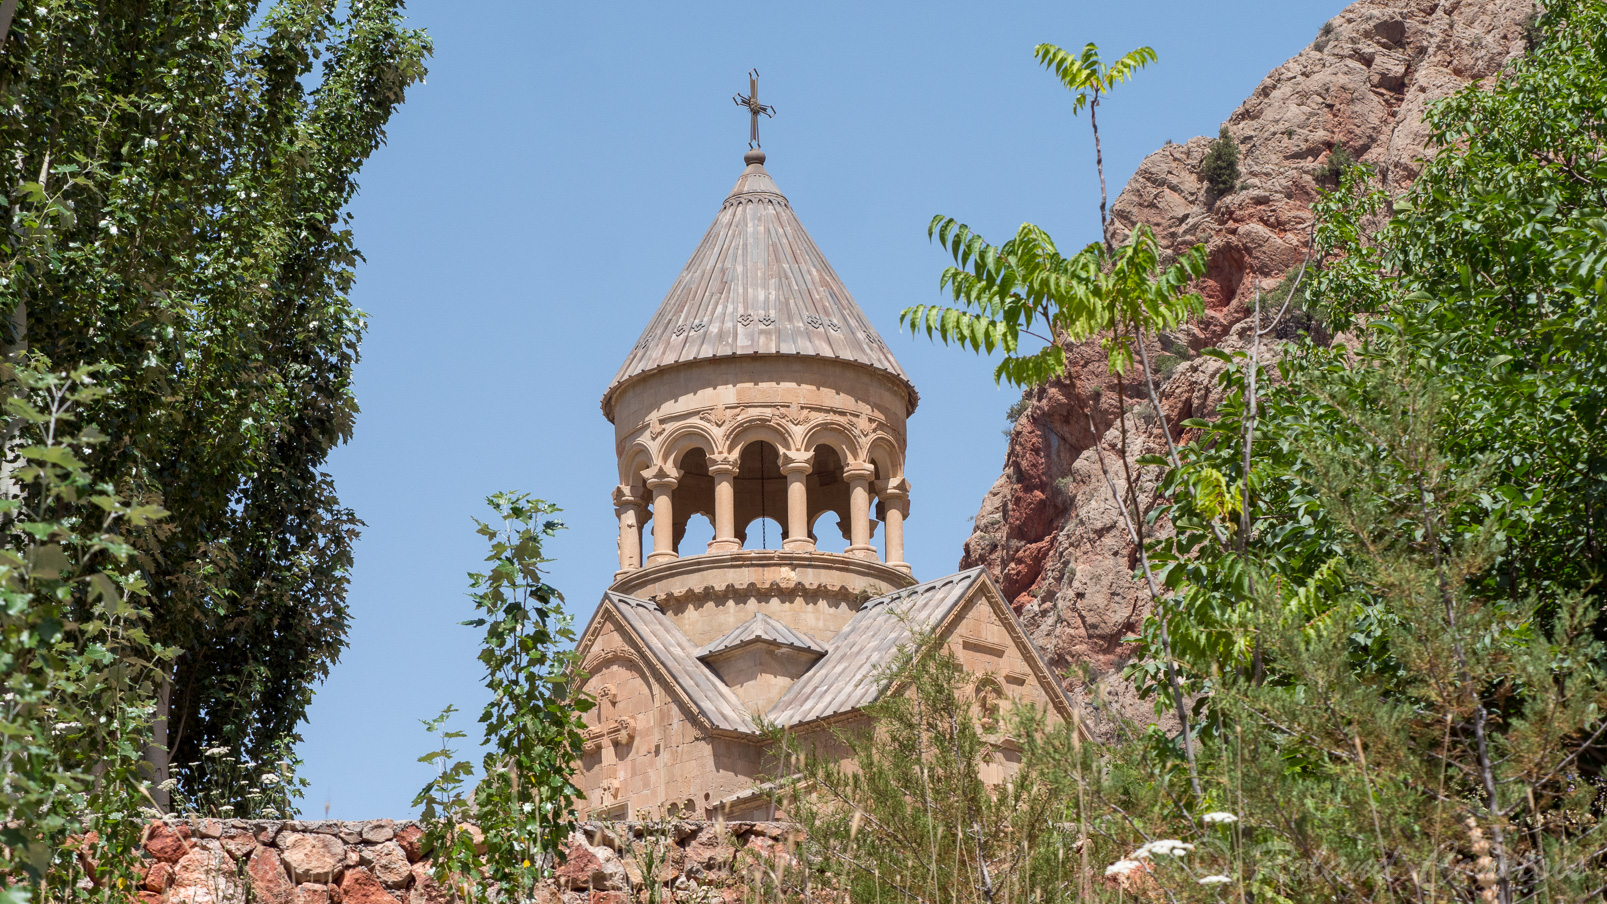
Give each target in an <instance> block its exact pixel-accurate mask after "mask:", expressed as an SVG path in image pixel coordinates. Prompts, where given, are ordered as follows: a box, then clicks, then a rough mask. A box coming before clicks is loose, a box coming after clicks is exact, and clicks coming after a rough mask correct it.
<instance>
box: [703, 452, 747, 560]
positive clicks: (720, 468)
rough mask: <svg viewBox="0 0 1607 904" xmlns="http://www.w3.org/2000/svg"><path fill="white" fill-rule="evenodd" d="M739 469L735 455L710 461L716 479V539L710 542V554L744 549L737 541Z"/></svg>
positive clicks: (710, 467) (713, 458) (710, 471)
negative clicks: (737, 478) (737, 481)
mask: <svg viewBox="0 0 1607 904" xmlns="http://www.w3.org/2000/svg"><path fill="white" fill-rule="evenodd" d="M737 469H738V465H737V459H736V456H734V455H721V456H715V457H712V458H710V459H709V474H710V475H711V476H712V477H713V478H714V539H713V540H711V541H709V552H736V551H737V550H739V549H741V548H742V541H740V540H738V539H737V512H736V507H737V485H736V477H737Z"/></svg>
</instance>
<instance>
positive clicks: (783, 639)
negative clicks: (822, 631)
mask: <svg viewBox="0 0 1607 904" xmlns="http://www.w3.org/2000/svg"><path fill="white" fill-rule="evenodd" d="M750 643H772V644H775V645H777V646H782V647H792V648H794V649H798V650H804V651H806V652H810V653H825V652H826V648H825V647H824V646H823V645H821V643H820V641H818V640H815V639H814V638H813V637H810V636H809V635H808V634H804V633H802V632H801V631H794V630H793V629H791V628H789V627H787V626H786V625H785V624H783V623H781V622H779V621H776V620H775V619H773V618H771V617H770V616H768V615H765V614H764V613H763V612H760V613H758V614H756V615H754V616H753V617H752V618H750V619H748V620H747V621H745V622H743V623H742V624H740V625H737V626H736V627H735V628H732V629H731V630H730V631H727V632H726V633H725V635H724V636H722V637H718V638H715V639H714V640H711V641H709V642H708V643H707V644H706V645H704V647H703V649H701V650H698V651H697V658H699V659H703V658H706V657H708V656H712V655H714V654H715V653H723V652H725V651H726V650H732V649H736V648H737V647H740V646H744V645H746V644H750Z"/></svg>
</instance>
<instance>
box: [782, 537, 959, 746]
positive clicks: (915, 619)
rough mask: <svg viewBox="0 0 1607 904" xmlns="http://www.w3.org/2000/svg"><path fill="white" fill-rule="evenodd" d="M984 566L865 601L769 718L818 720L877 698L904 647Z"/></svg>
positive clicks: (940, 616)
mask: <svg viewBox="0 0 1607 904" xmlns="http://www.w3.org/2000/svg"><path fill="white" fill-rule="evenodd" d="M982 580H985V578H984V577H983V571H982V569H981V568H971V569H967V570H965V571H962V572H959V573H958V574H951V575H949V576H948V577H944V578H938V579H937V580H935V581H927V582H926V583H924V584H916V585H915V586H913V587H906V588H904V589H903V590H899V591H897V592H894V593H889V594H887V595H886V596H879V597H877V598H875V599H873V600H870V601H869V602H867V603H865V606H864V608H862V609H860V610H859V611H858V612H856V613H855V614H854V617H853V618H852V619H850V620H849V621H848V624H847V625H845V626H843V629H842V630H841V631H839V632H838V633H837V636H835V637H833V638H832V639H831V652H829V653H827V654H826V655H825V657H824V658H822V659H821V660H820V661H819V662H816V663H815V664H814V666H812V667H811V668H810V669H809V671H808V672H805V673H804V676H803V677H802V678H799V679H798V681H797V682H796V683H795V684H793V686H792V687H790V688H788V689H787V692H786V693H785V694H782V695H781V699H780V700H777V701H776V705H775V706H773V707H771V708H770V713H769V718H770V719H771V720H772V721H774V722H776V723H778V724H780V725H799V724H802V723H804V722H813V721H814V720H816V719H824V718H827V717H829V716H835V715H838V714H840V713H845V712H848V711H849V710H852V709H857V708H859V707H861V706H864V705H866V704H868V703H872V702H874V701H875V700H876V698H877V697H880V696H881V694H882V691H884V690H886V685H887V676H886V674H885V673H884V667H885V666H886V665H887V664H888V663H889V662H891V661H892V659H893V656H894V653H895V652H896V651H897V650H898V648H899V647H900V646H901V645H903V644H907V643H909V642H910V641H911V640H913V639H914V634H915V632H917V631H929V630H931V629H933V628H936V627H937V626H938V625H940V624H942V623H943V620H944V619H945V618H947V617H948V615H949V613H951V612H953V611H954V607H955V606H958V605H959V604H960V602H961V601H962V600H964V599H965V598H966V596H967V595H969V594H970V592H971V589H972V588H973V587H975V586H977V584H978V582H980V581H982Z"/></svg>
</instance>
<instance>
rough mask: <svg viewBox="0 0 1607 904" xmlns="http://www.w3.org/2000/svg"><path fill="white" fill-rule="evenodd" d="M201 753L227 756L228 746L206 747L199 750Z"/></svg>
mask: <svg viewBox="0 0 1607 904" xmlns="http://www.w3.org/2000/svg"><path fill="white" fill-rule="evenodd" d="M201 754H202V755H203V756H228V755H229V748H227V747H208V748H207V749H206V750H203V751H201Z"/></svg>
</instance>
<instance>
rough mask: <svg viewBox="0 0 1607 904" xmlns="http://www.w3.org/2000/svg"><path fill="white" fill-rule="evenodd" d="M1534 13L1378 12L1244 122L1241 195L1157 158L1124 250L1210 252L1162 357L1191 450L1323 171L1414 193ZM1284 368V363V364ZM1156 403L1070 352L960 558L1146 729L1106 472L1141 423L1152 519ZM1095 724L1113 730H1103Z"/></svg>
mask: <svg viewBox="0 0 1607 904" xmlns="http://www.w3.org/2000/svg"><path fill="white" fill-rule="evenodd" d="M1532 11H1533V4H1532V3H1531V2H1530V0H1447V2H1437V0H1436V2H1430V0H1362V2H1359V3H1355V4H1352V5H1351V6H1349V7H1347V8H1346V9H1345V10H1344V11H1343V12H1341V13H1340V14H1339V15H1338V16H1335V17H1334V19H1333V20H1332V21H1331V23H1330V25H1331V27H1326V26H1325V33H1323V34H1320V35H1319V36H1318V38H1317V40H1316V41H1314V42H1313V43H1312V45H1311V46H1309V47H1307V48H1306V49H1305V50H1303V51H1301V52H1300V53H1299V54H1297V55H1296V56H1294V57H1293V58H1291V59H1290V60H1289V61H1288V62H1286V63H1284V64H1283V65H1282V66H1279V67H1278V68H1277V69H1274V70H1273V71H1272V72H1271V73H1269V74H1268V75H1267V77H1266V78H1265V79H1264V80H1262V82H1261V84H1260V85H1259V86H1258V87H1257V88H1256V90H1255V93H1254V94H1252V95H1251V96H1250V98H1249V99H1248V100H1246V101H1245V102H1244V103H1243V104H1242V105H1241V106H1240V107H1239V108H1238V109H1237V110H1235V111H1234V112H1233V115H1232V116H1230V117H1229V118H1228V121H1227V128H1228V131H1229V133H1230V134H1232V135H1233V136H1234V138H1235V139H1237V141H1238V143H1239V147H1240V161H1239V167H1240V171H1241V174H1242V175H1241V182H1240V185H1239V186H1238V190H1236V191H1234V192H1231V193H1229V194H1227V195H1225V196H1223V197H1221V198H1212V197H1210V196H1209V195H1208V193H1207V186H1206V184H1205V182H1204V181H1203V180H1202V179H1201V177H1200V165H1201V163H1203V161H1204V159H1205V154H1206V150H1207V149H1208V148H1209V146H1210V139H1208V138H1194V139H1191V140H1189V141H1188V142H1187V143H1185V144H1170V145H1167V146H1166V147H1164V148H1162V149H1161V150H1159V151H1156V152H1155V153H1153V154H1151V155H1150V156H1149V157H1147V158H1146V159H1145V160H1144V162H1143V163H1142V164H1141V165H1140V166H1139V168H1138V171H1137V172H1136V173H1134V175H1133V178H1132V180H1131V181H1129V182H1128V183H1127V186H1126V188H1124V189H1123V190H1122V193H1121V194H1120V196H1118V197H1117V199H1116V202H1115V204H1114V205H1112V208H1111V217H1112V224H1111V234H1112V238H1114V239H1115V240H1117V241H1118V242H1119V241H1122V240H1124V239H1126V237H1127V236H1128V234H1129V233H1130V231H1131V230H1132V228H1133V227H1134V226H1136V225H1137V224H1139V223H1145V224H1147V225H1149V227H1150V228H1152V229H1153V230H1154V231H1155V234H1156V237H1157V239H1158V240H1159V241H1160V244H1161V246H1162V247H1163V248H1167V249H1170V250H1172V251H1173V252H1180V251H1183V250H1185V249H1187V248H1189V247H1192V246H1194V245H1196V244H1203V245H1204V246H1205V247H1206V249H1207V260H1208V265H1207V266H1208V269H1207V275H1206V278H1205V280H1203V282H1202V285H1201V286H1200V287H1199V289H1200V291H1201V293H1202V294H1203V295H1204V297H1205V299H1206V307H1207V310H1206V314H1205V316H1204V317H1202V318H1200V319H1199V320H1198V321H1197V322H1196V323H1193V324H1190V325H1188V326H1186V327H1184V328H1183V329H1181V330H1179V331H1178V332H1177V333H1176V334H1175V335H1169V336H1164V337H1159V338H1160V340H1161V341H1156V342H1152V343H1150V344H1149V346H1148V351H1149V354H1150V355H1151V358H1152V360H1153V359H1154V358H1155V357H1157V356H1159V355H1162V354H1166V355H1169V356H1171V357H1172V358H1175V359H1178V363H1177V364H1176V365H1175V369H1173V370H1171V372H1170V374H1169V375H1167V376H1165V377H1164V378H1158V382H1160V384H1161V385H1160V387H1159V390H1158V395H1159V397H1160V402H1161V412H1162V414H1163V415H1164V417H1165V418H1166V420H1167V422H1168V423H1169V424H1171V425H1172V427H1173V429H1174V436H1177V435H1178V433H1179V432H1180V425H1181V422H1182V421H1183V420H1185V419H1187V418H1191V417H1208V416H1210V415H1211V414H1212V412H1214V410H1215V407H1216V405H1217V404H1218V402H1220V399H1221V394H1220V392H1219V390H1218V389H1217V377H1218V376H1219V375H1220V373H1221V368H1222V365H1221V364H1220V362H1217V361H1216V360H1214V359H1211V358H1202V357H1199V356H1198V352H1199V350H1200V349H1202V348H1205V347H1207V346H1217V347H1221V348H1227V349H1234V348H1241V349H1242V348H1246V347H1247V346H1248V341H1247V339H1248V323H1247V322H1246V317H1247V311H1248V310H1251V309H1253V305H1254V299H1255V294H1256V292H1257V290H1261V291H1266V290H1269V289H1271V288H1272V287H1274V286H1275V285H1277V283H1278V282H1279V281H1280V280H1281V279H1282V278H1283V276H1284V275H1285V274H1286V273H1287V272H1289V271H1290V270H1292V269H1293V268H1295V267H1298V266H1299V264H1300V262H1301V260H1302V259H1303V258H1304V255H1305V249H1306V246H1307V242H1308V240H1309V236H1310V234H1311V228H1312V215H1311V204H1312V202H1313V201H1315V200H1316V198H1317V197H1318V190H1319V187H1326V185H1327V183H1326V181H1325V179H1324V177H1323V175H1322V170H1323V167H1324V166H1325V165H1326V164H1327V162H1328V160H1329V156H1330V155H1331V154H1332V153H1333V150H1334V148H1336V147H1339V146H1343V147H1344V148H1345V149H1346V150H1347V151H1349V152H1350V153H1351V154H1352V155H1353V156H1354V157H1356V158H1357V159H1359V160H1361V161H1363V162H1366V163H1369V164H1372V165H1373V166H1374V167H1375V169H1376V170H1377V171H1378V172H1379V174H1380V177H1381V178H1382V179H1383V181H1384V182H1385V184H1386V185H1388V186H1389V187H1390V188H1391V189H1394V190H1399V189H1403V188H1405V187H1406V186H1407V185H1409V184H1410V183H1411V180H1412V179H1414V178H1415V177H1416V176H1417V174H1418V172H1419V171H1420V169H1421V163H1420V160H1421V159H1422V158H1423V157H1424V156H1426V153H1427V152H1426V151H1425V146H1426V143H1427V141H1428V137H1429V136H1428V133H1427V129H1426V128H1425V127H1424V125H1423V123H1422V114H1423V111H1424V110H1425V109H1426V108H1427V106H1428V104H1429V103H1430V102H1432V101H1434V100H1436V99H1439V98H1442V97H1445V96H1447V95H1449V94H1451V93H1453V92H1454V91H1456V90H1458V89H1460V88H1462V87H1463V86H1464V85H1466V84H1467V83H1469V82H1471V81H1474V80H1478V79H1486V78H1489V77H1490V76H1492V75H1494V74H1495V73H1497V72H1498V71H1499V70H1500V68H1501V67H1502V66H1503V65H1504V64H1505V63H1506V62H1507V61H1508V60H1510V59H1512V58H1513V57H1514V56H1516V55H1517V54H1519V53H1521V52H1522V50H1523V38H1522V31H1523V29H1522V25H1523V21H1524V19H1525V18H1526V17H1527V16H1529V15H1530V13H1531V12H1532ZM1320 183H1321V185H1320ZM1275 354H1276V351H1275V349H1269V350H1267V355H1268V358H1269V359H1270V358H1271V357H1273V356H1275ZM1118 388H1119V389H1120V393H1119V392H1118ZM1121 396H1125V400H1126V403H1127V408H1126V409H1125V410H1126V411H1128V415H1127V416H1126V417H1125V418H1122V417H1120V416H1119V413H1120V412H1122V411H1123V410H1124V409H1123V407H1122V406H1121V402H1120V401H1119V400H1120V398H1121ZM1147 396H1148V394H1147V391H1146V389H1145V387H1144V385H1143V383H1142V382H1140V381H1139V380H1137V379H1134V378H1133V375H1129V376H1128V377H1127V378H1126V379H1125V380H1124V381H1123V382H1122V383H1121V385H1120V387H1118V383H1117V380H1116V379H1115V378H1114V377H1113V375H1112V374H1111V373H1110V371H1109V369H1108V368H1107V367H1106V357H1105V354H1104V352H1103V351H1102V350H1100V349H1099V347H1098V343H1097V342H1089V343H1084V344H1082V345H1079V346H1075V347H1073V348H1071V349H1068V352H1067V373H1066V375H1065V376H1064V377H1063V378H1061V379H1058V380H1055V381H1053V382H1051V383H1050V384H1049V385H1046V386H1043V387H1039V388H1037V389H1034V390H1032V391H1029V393H1028V394H1027V398H1028V400H1029V401H1030V407H1029V408H1028V410H1027V411H1026V413H1025V414H1023V415H1022V417H1021V418H1020V419H1018V420H1017V422H1016V425H1015V427H1014V429H1013V431H1012V433H1011V437H1010V444H1009V450H1008V452H1007V453H1006V458H1005V465H1004V472H1003V474H1002V475H1001V476H1000V477H999V479H998V481H996V482H995V483H994V485H993V488H992V489H991V490H989V492H988V495H987V497H986V498H985V499H984V500H983V502H982V507H981V510H980V511H979V512H978V513H977V518H976V524H975V527H974V528H973V533H972V534H971V536H970V538H969V539H967V540H966V543H965V550H964V554H963V556H962V557H961V560H960V565H961V567H962V568H964V567H972V566H975V565H983V566H986V567H987V569H988V571H989V573H990V574H991V575H992V576H993V578H994V580H995V581H997V582H998V583H999V585H1000V586H1001V587H1002V588H1003V590H1004V593H1005V595H1006V597H1007V598H1009V599H1010V600H1011V601H1012V605H1013V607H1014V608H1015V610H1016V612H1017V613H1018V614H1019V615H1020V616H1021V618H1022V621H1023V623H1024V624H1025V625H1026V627H1027V629H1028V631H1029V632H1030V633H1031V635H1032V637H1033V640H1034V641H1036V642H1037V643H1038V645H1039V647H1040V649H1042V650H1043V651H1044V652H1045V653H1046V654H1047V655H1048V657H1049V658H1050V664H1051V665H1052V666H1053V667H1055V668H1057V669H1070V668H1071V667H1073V666H1076V665H1079V664H1083V663H1086V664H1087V666H1088V667H1089V668H1090V670H1091V674H1092V675H1093V677H1094V682H1095V684H1097V685H1099V686H1100V687H1102V688H1103V689H1104V692H1105V693H1104V699H1105V700H1106V702H1107V703H1109V704H1110V705H1112V706H1113V707H1114V708H1115V709H1116V710H1117V711H1120V712H1123V713H1125V714H1126V715H1128V716H1130V717H1134V718H1139V719H1150V718H1153V711H1152V709H1151V708H1150V704H1149V703H1148V702H1147V701H1138V700H1137V699H1136V697H1135V695H1134V694H1133V693H1132V689H1131V688H1130V687H1128V686H1126V685H1125V684H1124V683H1123V682H1121V681H1120V680H1119V678H1117V677H1116V675H1115V672H1116V670H1117V669H1119V667H1120V665H1121V664H1122V663H1123V662H1124V661H1125V657H1126V656H1127V655H1129V650H1128V649H1127V647H1126V646H1125V645H1124V644H1122V642H1121V638H1122V637H1124V636H1127V635H1128V634H1131V633H1132V632H1133V631H1134V630H1136V628H1137V627H1138V625H1139V623H1140V621H1141V620H1142V619H1143V617H1144V616H1145V615H1146V614H1147V613H1148V611H1149V601H1148V593H1147V592H1146V591H1145V590H1144V588H1143V587H1142V585H1141V584H1139V583H1138V582H1135V581H1134V580H1133V578H1132V572H1133V569H1134V568H1135V567H1136V565H1137V553H1136V550H1135V548H1134V545H1133V543H1132V541H1131V539H1130V538H1129V537H1128V536H1127V532H1126V528H1125V527H1124V526H1123V524H1122V521H1121V518H1120V514H1119V512H1118V509H1117V508H1116V505H1115V503H1114V501H1113V500H1112V498H1111V492H1110V489H1109V487H1108V485H1107V482H1106V476H1105V474H1106V473H1107V472H1108V473H1109V476H1110V479H1112V480H1114V481H1115V482H1116V484H1117V486H1118V487H1122V486H1125V483H1124V482H1123V469H1122V464H1123V463H1122V460H1121V457H1120V455H1119V452H1118V450H1119V449H1120V448H1121V439H1120V427H1121V426H1122V424H1123V422H1124V421H1125V424H1126V427H1127V429H1128V431H1129V434H1130V443H1129V461H1128V463H1127V465H1128V468H1129V469H1133V470H1134V473H1135V476H1136V477H1137V478H1138V485H1139V487H1140V491H1139V501H1140V504H1141V505H1144V506H1148V505H1149V504H1152V502H1153V500H1154V493H1153V486H1154V480H1155V478H1156V475H1155V474H1153V473H1143V474H1140V473H1139V471H1138V469H1137V468H1136V465H1134V464H1133V463H1132V461H1131V459H1132V458H1135V457H1137V456H1138V455H1140V454H1144V453H1153V452H1160V451H1163V450H1164V442H1163V440H1162V436H1161V432H1160V429H1159V422H1158V420H1157V418H1156V417H1155V414H1154V411H1153V409H1152V408H1150V406H1149V405H1148V402H1147ZM1135 403H1137V404H1136V405H1135ZM1090 417H1091V420H1092V423H1090ZM1096 436H1097V437H1098V438H1099V442H1098V446H1099V447H1100V448H1102V449H1103V450H1104V454H1103V459H1104V468H1103V469H1101V467H1100V460H1099V457H1098V456H1096V454H1095V448H1096V443H1095V437H1096ZM1144 470H1146V471H1149V472H1153V470H1154V469H1144ZM1161 529H1163V530H1164V529H1165V525H1161ZM1072 684H1073V690H1074V691H1076V692H1079V693H1082V692H1085V691H1087V690H1089V689H1090V688H1087V687H1084V682H1083V679H1082V678H1081V677H1076V678H1074V680H1073V682H1072ZM1094 727H1095V730H1096V732H1101V733H1103V734H1108V733H1109V732H1110V730H1111V727H1110V726H1108V725H1104V724H1101V723H1100V721H1099V720H1098V719H1097V718H1096V719H1095V726H1094Z"/></svg>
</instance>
